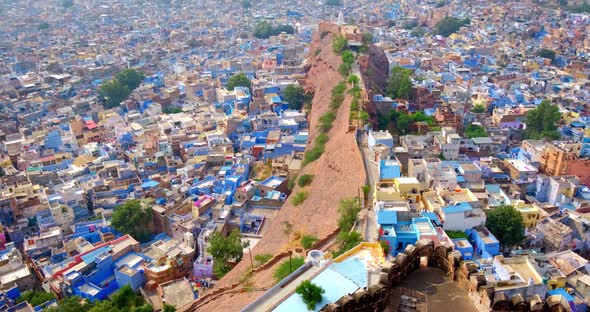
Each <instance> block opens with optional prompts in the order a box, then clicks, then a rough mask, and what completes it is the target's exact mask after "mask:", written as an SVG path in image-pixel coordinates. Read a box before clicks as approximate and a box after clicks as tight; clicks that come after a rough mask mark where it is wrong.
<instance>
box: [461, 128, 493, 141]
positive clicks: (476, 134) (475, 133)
mask: <svg viewBox="0 0 590 312" xmlns="http://www.w3.org/2000/svg"><path fill="white" fill-rule="evenodd" d="M465 135H466V136H467V137H468V138H470V139H472V138H484V137H488V136H489V134H488V133H487V132H486V129H485V128H484V127H482V126H478V125H469V126H467V128H466V129H465Z"/></svg>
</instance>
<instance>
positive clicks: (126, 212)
mask: <svg viewBox="0 0 590 312" xmlns="http://www.w3.org/2000/svg"><path fill="white" fill-rule="evenodd" d="M151 222H152V209H151V208H150V207H148V206H147V205H146V204H144V203H142V202H140V201H139V200H137V199H132V200H128V201H126V202H125V203H123V204H121V205H117V206H116V207H115V211H114V212H113V218H112V220H111V224H112V226H113V228H115V230H117V231H119V232H121V233H124V234H130V235H131V236H133V238H135V239H137V240H138V241H140V242H146V241H148V240H149V238H150V235H151V232H150V230H149V228H150V227H149V226H148V225H149V224H151Z"/></svg>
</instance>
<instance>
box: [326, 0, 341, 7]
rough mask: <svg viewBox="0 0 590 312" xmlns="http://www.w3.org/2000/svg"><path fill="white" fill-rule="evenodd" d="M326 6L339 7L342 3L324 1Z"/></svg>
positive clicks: (335, 0)
mask: <svg viewBox="0 0 590 312" xmlns="http://www.w3.org/2000/svg"><path fill="white" fill-rule="evenodd" d="M325 3H326V5H331V6H341V5H342V2H340V0H326V2H325Z"/></svg>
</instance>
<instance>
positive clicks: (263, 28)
mask: <svg viewBox="0 0 590 312" xmlns="http://www.w3.org/2000/svg"><path fill="white" fill-rule="evenodd" d="M273 32H274V30H273V27H272V25H271V24H270V23H269V22H267V21H262V22H260V23H258V24H256V26H255V27H254V37H256V38H259V39H266V38H268V37H270V36H272V34H273Z"/></svg>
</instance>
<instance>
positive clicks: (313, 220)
mask: <svg viewBox="0 0 590 312" xmlns="http://www.w3.org/2000/svg"><path fill="white" fill-rule="evenodd" d="M333 26H334V25H324V26H323V27H322V26H320V31H318V32H317V33H316V34H314V37H313V40H312V43H311V46H310V49H309V51H310V55H309V58H308V67H309V71H308V74H307V80H306V89H307V90H309V91H313V92H314V97H313V102H312V110H311V114H310V122H311V126H310V132H311V133H310V137H311V138H310V142H313V139H314V138H315V137H316V136H317V134H318V133H317V130H316V128H317V123H318V119H319V117H320V116H321V115H322V114H324V113H325V112H327V111H328V110H329V102H330V97H331V91H332V88H333V87H334V86H335V85H336V84H338V83H339V82H340V81H342V80H343V78H342V76H341V75H340V74H339V73H338V71H337V69H338V66H339V65H340V63H341V58H340V56H339V55H335V54H334V53H333V51H332V43H331V42H332V38H333V36H334V35H335V33H334V30H333V28H334V27H333ZM326 30H331V31H332V32H329V31H326ZM322 33H323V35H321V34H322ZM321 37H323V38H321ZM350 101H351V98H350V96H349V95H347V96H346V99H345V101H344V103H343V104H342V105H341V106H340V108H339V110H338V114H337V118H336V120H335V122H334V125H333V127H332V129H331V130H330V132H329V137H330V140H329V141H328V143H327V144H326V149H325V152H324V154H323V155H322V156H321V157H320V158H319V159H318V160H316V161H315V162H313V163H310V164H308V165H307V166H306V167H305V168H304V169H303V170H302V172H301V173H300V175H301V174H313V175H314V176H315V178H314V179H313V182H312V183H311V185H310V186H309V187H307V188H306V189H307V191H308V192H309V198H308V199H307V200H306V201H305V202H304V203H303V204H301V205H299V206H294V205H293V204H292V203H291V201H290V199H288V200H287V202H286V203H285V204H284V205H283V207H282V208H281V210H280V212H279V213H278V214H277V216H276V218H275V219H274V220H273V223H272V224H271V225H270V227H269V229H268V231H267V233H266V234H265V235H264V237H263V238H262V239H261V241H260V242H259V243H258V244H257V245H256V247H255V248H254V249H253V251H252V252H253V254H254V255H257V254H262V253H270V254H273V255H276V254H279V253H281V252H283V251H285V250H286V249H287V246H288V239H287V237H286V236H285V235H284V234H283V229H284V226H283V222H284V221H288V222H290V223H291V224H293V225H294V226H293V230H294V231H300V232H302V233H304V234H313V235H315V236H317V237H319V238H322V237H325V236H327V235H328V234H330V233H332V232H333V231H335V230H336V229H337V225H336V220H337V218H338V203H339V202H340V200H341V199H344V198H349V197H354V196H357V195H358V192H359V189H360V187H361V186H362V185H363V184H364V181H365V171H364V167H363V161H362V158H361V154H360V152H359V150H358V148H357V145H356V141H355V137H354V132H348V123H349V114H350ZM310 145H311V143H310ZM299 191H301V189H300V188H299V186H296V187H295V189H294V190H293V194H297V192H299ZM278 263H280V262H278ZM278 263H277V265H274V266H272V267H270V268H268V269H266V270H263V271H260V272H255V273H254V274H253V275H252V276H251V277H249V278H245V276H247V272H248V271H249V270H250V260H249V256H248V255H244V259H243V260H242V261H241V262H240V263H239V264H238V265H237V266H236V267H235V268H234V269H233V270H232V271H231V272H230V273H228V274H227V275H226V276H225V277H224V278H223V279H221V280H220V281H219V283H218V285H217V286H216V287H218V288H220V287H226V288H231V289H228V290H227V291H225V292H223V293H222V294H218V295H215V296H211V297H206V296H205V297H204V298H202V299H200V300H198V301H196V302H195V303H194V304H192V305H191V306H190V307H184V309H182V310H188V311H196V310H199V311H239V310H240V309H241V308H243V307H244V306H245V305H247V304H248V303H250V302H252V301H253V300H255V299H256V298H258V297H259V296H260V295H262V293H264V291H265V290H266V289H268V288H270V287H272V286H273V284H274V280H273V277H272V275H273V272H274V269H275V268H276V266H278ZM236 283H240V285H239V286H236ZM244 287H247V291H246V290H245V289H244Z"/></svg>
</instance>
